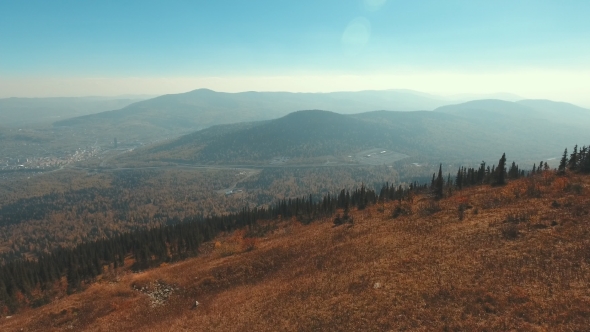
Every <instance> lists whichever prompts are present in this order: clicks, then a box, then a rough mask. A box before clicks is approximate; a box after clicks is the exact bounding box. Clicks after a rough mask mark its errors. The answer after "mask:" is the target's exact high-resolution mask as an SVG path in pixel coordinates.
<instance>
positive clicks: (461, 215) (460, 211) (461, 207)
mask: <svg viewBox="0 0 590 332" xmlns="http://www.w3.org/2000/svg"><path fill="white" fill-rule="evenodd" d="M465 210H466V208H465V204H459V207H458V208H457V212H458V216H459V221H463V219H465Z"/></svg>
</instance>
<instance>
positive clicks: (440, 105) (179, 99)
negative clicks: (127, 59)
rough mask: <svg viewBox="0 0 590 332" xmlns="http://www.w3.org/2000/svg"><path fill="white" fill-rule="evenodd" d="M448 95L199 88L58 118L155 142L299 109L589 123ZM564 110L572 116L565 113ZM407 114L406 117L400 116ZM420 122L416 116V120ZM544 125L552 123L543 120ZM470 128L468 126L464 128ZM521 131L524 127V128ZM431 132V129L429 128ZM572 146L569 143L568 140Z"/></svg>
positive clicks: (583, 116)
mask: <svg viewBox="0 0 590 332" xmlns="http://www.w3.org/2000/svg"><path fill="white" fill-rule="evenodd" d="M449 103H450V102H449V101H448V100H445V99H444V98H442V97H441V98H440V99H436V96H432V95H428V94H424V93H420V92H417V91H411V90H385V91H359V92H332V93H289V92H240V93H225V92H215V91H212V90H208V89H199V90H194V91H190V92H186V93H181V94H173V95H164V96H160V97H156V98H153V99H149V100H144V101H140V102H137V103H133V104H131V105H128V106H126V107H124V108H122V109H119V110H113V111H108V112H102V113H98V114H91V115H86V116H81V117H76V118H72V119H67V120H63V121H58V122H55V123H54V125H55V126H68V127H71V128H73V129H74V130H78V131H81V132H83V133H84V134H86V135H91V134H94V135H96V136H99V137H105V141H106V142H112V139H113V137H117V138H118V139H119V141H125V140H127V141H129V140H137V141H144V142H153V141H158V140H162V139H166V138H174V137H179V136H181V135H183V134H188V133H191V132H194V131H197V130H201V129H205V128H208V127H211V126H215V125H222V124H231V123H240V122H256V121H262V120H271V119H277V118H280V117H283V116H285V115H287V114H290V113H292V112H295V111H300V110H313V109H321V110H327V111H332V112H335V113H340V114H359V113H366V112H371V111H376V110H387V111H421V110H422V111H430V110H434V111H435V112H434V113H445V114H447V115H454V116H456V117H458V118H461V119H463V120H462V121H469V122H470V123H471V125H479V126H483V128H486V129H488V128H489V125H490V124H491V123H498V124H499V125H500V124H503V123H504V122H506V121H521V122H522V121H523V120H527V122H528V123H522V124H521V127H522V126H529V127H530V126H531V125H532V124H533V123H532V122H530V121H528V120H529V119H535V121H534V124H535V125H538V124H537V122H539V121H540V122H543V121H545V122H547V121H550V122H554V123H559V124H561V125H567V126H571V127H577V128H581V127H583V126H585V125H590V121H589V120H588V119H589V118H590V116H588V115H587V114H590V111H588V110H586V109H583V108H581V107H577V106H575V105H571V104H567V103H557V102H552V101H544V100H521V101H518V102H512V101H505V100H498V99H486V100H475V101H469V102H465V103H459V104H455V105H449ZM564 113H565V114H568V115H571V116H564ZM398 116H399V117H403V116H402V115H398ZM414 120H415V121H417V120H416V119H413V120H412V121H414ZM543 126H544V127H550V125H549V124H547V123H544V124H543ZM463 127H464V128H465V129H466V130H467V126H463ZM398 129H399V130H403V128H398ZM521 130H522V128H521ZM428 131H429V132H432V130H428ZM569 145H571V143H570V144H569Z"/></svg>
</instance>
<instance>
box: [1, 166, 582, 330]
mask: <svg viewBox="0 0 590 332" xmlns="http://www.w3.org/2000/svg"><path fill="white" fill-rule="evenodd" d="M533 181H534V182H535V183H536V187H537V188H538V189H539V190H540V193H541V194H540V197H537V195H529V193H531V192H533V191H532V190H530V191H527V188H531V183H532V182H533ZM568 184H569V185H568ZM568 188H569V189H568ZM572 188H573V189H572ZM461 202H467V203H468V204H470V205H471V206H473V209H469V210H467V212H466V216H465V219H464V220H463V221H459V220H458V217H457V215H458V214H457V207H458V205H459V204H460V203H461ZM554 202H555V203H554ZM589 203H590V177H587V176H586V177H580V176H570V177H568V178H567V179H564V178H552V177H551V176H549V177H547V179H544V178H543V177H541V176H539V177H537V178H536V179H533V180H531V179H525V180H519V181H514V182H511V183H510V184H509V185H508V186H506V187H500V188H490V187H479V188H471V189H466V190H464V191H462V192H460V193H455V194H454V195H453V196H452V197H450V198H447V199H444V200H442V201H441V202H440V207H441V208H442V210H441V211H440V212H437V213H434V214H431V215H428V214H427V213H425V212H424V209H422V208H421V207H423V206H425V205H426V204H428V199H427V198H425V197H422V196H418V197H415V198H414V201H413V203H411V205H412V211H414V213H413V214H412V215H410V216H404V217H400V218H397V219H392V218H390V217H389V216H390V215H391V212H392V210H393V208H394V207H395V206H397V204H398V203H397V202H394V203H387V204H386V205H385V210H384V211H383V212H381V211H380V208H381V206H380V205H379V206H374V207H371V208H369V209H367V210H364V211H355V212H353V216H354V218H355V224H354V226H352V227H347V226H341V227H337V228H333V227H332V223H331V222H330V220H324V221H323V222H322V221H320V222H317V223H314V224H312V225H309V226H303V225H300V224H298V223H296V222H284V223H282V224H281V225H280V227H278V228H277V229H276V230H275V231H273V232H272V233H269V234H268V235H267V237H266V238H264V239H261V240H260V242H259V244H258V248H257V249H255V250H253V251H250V252H241V253H239V252H237V253H235V254H234V255H231V256H227V257H222V256H224V255H222V253H224V252H225V253H227V252H228V248H230V249H231V248H232V244H231V243H232V238H231V237H230V236H229V235H228V236H227V237H224V238H220V239H218V241H219V242H220V244H221V247H219V248H213V245H212V244H211V245H209V246H206V247H204V248H203V251H204V252H203V254H202V255H201V256H200V257H197V258H194V259H190V260H187V261H184V262H181V263H177V264H174V265H169V266H164V267H161V268H158V269H155V270H151V271H147V272H144V273H140V274H124V275H121V276H120V277H119V278H115V277H114V276H112V277H110V278H105V279H104V280H102V281H101V282H99V283H96V284H94V285H92V286H90V287H89V288H88V289H87V290H86V291H84V292H83V293H81V294H75V295H72V296H69V297H66V298H63V299H61V300H59V301H56V302H54V303H52V304H49V305H46V306H44V307H41V308H38V309H32V310H30V311H28V312H24V313H20V314H18V315H16V316H14V317H12V318H10V319H2V320H1V323H0V330H2V331H17V330H19V329H20V328H25V330H33V331H34V330H38V331H41V330H43V331H49V330H62V329H67V328H73V329H75V330H91V331H105V330H120V331H122V330H126V331H127V330H128V331H131V330H136V331H170V330H178V331H183V330H186V331H194V330H200V331H213V330H216V331H278V330H293V331H295V330H303V331H309V330H347V331H355V330H362V331H367V330H444V329H445V328H447V329H450V330H478V331H482V330H497V331H505V330H510V329H518V330H539V331H543V330H584V329H586V328H587V326H589V325H590V318H589V317H590V288H589V287H588V282H589V281H590V268H589V264H590V237H589V235H590V234H589V232H590V231H589V228H588V226H589V223H590V220H589V219H590V217H589V215H588V209H589V206H590V204H589ZM404 204H410V203H404ZM476 209H477V210H478V213H477V214H475V213H474V211H475V210H476ZM511 213H527V215H528V217H527V218H526V219H528V220H526V221H524V222H521V223H518V224H510V223H506V222H504V221H505V220H506V217H507V215H509V214H511ZM510 229H512V230H516V231H517V232H518V233H519V236H518V237H516V238H511V237H510V236H509V235H506V234H508V233H509V232H506V231H507V230H510ZM234 249H235V248H234ZM236 250H237V251H241V250H238V249H236ZM156 280H161V281H163V282H165V283H167V284H171V285H175V287H178V290H176V291H174V292H173V294H172V296H171V297H170V299H169V301H168V302H167V303H166V304H165V305H163V306H159V307H155V308H152V307H151V306H150V300H149V298H148V297H147V296H146V295H145V294H143V293H141V292H138V291H135V290H133V286H134V285H135V286H139V287H141V286H146V287H149V285H150V283H151V282H153V281H156ZM195 300H198V301H199V302H200V303H201V305H200V306H199V307H198V308H197V309H194V310H191V306H192V304H193V303H194V301H195Z"/></svg>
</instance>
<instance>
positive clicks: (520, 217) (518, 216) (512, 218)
mask: <svg viewBox="0 0 590 332" xmlns="http://www.w3.org/2000/svg"><path fill="white" fill-rule="evenodd" d="M530 220H531V215H530V214H529V213H528V212H519V213H509V214H508V215H507V216H506V218H505V219H504V222H505V223H510V224H519V223H521V222H528V221H530Z"/></svg>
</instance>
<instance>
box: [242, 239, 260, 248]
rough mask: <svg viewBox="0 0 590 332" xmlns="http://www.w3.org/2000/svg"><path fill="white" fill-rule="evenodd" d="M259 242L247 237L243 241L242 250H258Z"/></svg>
mask: <svg viewBox="0 0 590 332" xmlns="http://www.w3.org/2000/svg"><path fill="white" fill-rule="evenodd" d="M256 243H257V240H256V239H255V238H251V237H246V238H243V239H242V250H244V251H252V250H254V249H256Z"/></svg>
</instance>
